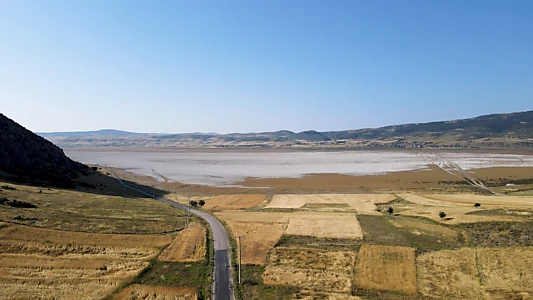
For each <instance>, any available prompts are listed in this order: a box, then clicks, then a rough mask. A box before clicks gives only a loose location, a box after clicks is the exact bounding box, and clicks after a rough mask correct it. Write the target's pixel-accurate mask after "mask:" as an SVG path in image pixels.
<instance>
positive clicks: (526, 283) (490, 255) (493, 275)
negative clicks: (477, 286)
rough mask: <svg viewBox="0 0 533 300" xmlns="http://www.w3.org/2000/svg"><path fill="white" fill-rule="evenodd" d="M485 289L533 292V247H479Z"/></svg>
mask: <svg viewBox="0 0 533 300" xmlns="http://www.w3.org/2000/svg"><path fill="white" fill-rule="evenodd" d="M478 264H479V273H480V275H481V281H482V283H483V288H484V290H485V291H486V292H487V293H488V294H490V293H491V291H494V292H498V291H508V292H513V291H520V292H533V272H532V271H531V266H532V265H533V247H523V248H497V249H491V248H486V249H478Z"/></svg>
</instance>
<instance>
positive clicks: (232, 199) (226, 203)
mask: <svg viewBox="0 0 533 300" xmlns="http://www.w3.org/2000/svg"><path fill="white" fill-rule="evenodd" d="M265 199H266V195H262V194H235V195H219V196H215V197H213V198H211V199H209V200H207V201H205V205H204V209H207V210H209V209H219V210H238V209H243V208H250V207H254V206H258V205H259V204H261V203H262V202H263V201H264V200H265Z"/></svg>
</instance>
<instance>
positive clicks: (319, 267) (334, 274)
mask: <svg viewBox="0 0 533 300" xmlns="http://www.w3.org/2000/svg"><path fill="white" fill-rule="evenodd" d="M354 262H355V253H354V252H348V251H344V252H333V251H322V250H317V249H295V248H276V249H274V250H273V251H272V253H271V254H270V257H269V263H268V265H267V267H266V270H265V272H264V273H263V281H264V283H265V284H268V285H282V286H297V287H300V288H303V289H307V290H313V291H326V292H335V293H349V292H350V291H351V289H352V276H353V265H354Z"/></svg>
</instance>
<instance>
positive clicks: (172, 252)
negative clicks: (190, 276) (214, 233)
mask: <svg viewBox="0 0 533 300" xmlns="http://www.w3.org/2000/svg"><path fill="white" fill-rule="evenodd" d="M205 243H206V232H205V228H204V227H203V226H202V225H201V224H200V223H191V224H190V225H189V228H187V229H184V230H182V231H181V232H180V233H179V234H178V236H177V237H176V238H175V239H174V241H173V242H172V244H170V246H169V247H168V248H166V249H165V250H164V251H163V253H161V255H160V256H159V258H158V259H159V260H160V261H167V262H199V261H203V260H204V259H205V251H206V244H205Z"/></svg>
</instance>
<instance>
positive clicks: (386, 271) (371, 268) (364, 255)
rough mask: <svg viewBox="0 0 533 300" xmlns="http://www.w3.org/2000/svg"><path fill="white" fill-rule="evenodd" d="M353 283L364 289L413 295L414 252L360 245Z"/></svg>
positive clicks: (413, 250)
mask: <svg viewBox="0 0 533 300" xmlns="http://www.w3.org/2000/svg"><path fill="white" fill-rule="evenodd" d="M355 283H356V284H357V285H358V286H360V287H362V288H364V289H375V290H388V291H397V292H404V293H409V294H412V293H416V292H417V287H416V265H415V249H414V248H410V247H399V246H381V245H368V244H364V245H362V246H361V249H360V250H359V254H358V255H357V264H356V267H355Z"/></svg>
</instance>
